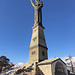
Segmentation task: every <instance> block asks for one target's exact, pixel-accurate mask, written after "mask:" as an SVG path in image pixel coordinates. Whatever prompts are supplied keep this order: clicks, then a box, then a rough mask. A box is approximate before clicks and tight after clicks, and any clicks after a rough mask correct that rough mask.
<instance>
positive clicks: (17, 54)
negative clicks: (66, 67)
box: [0, 0, 75, 64]
mask: <svg viewBox="0 0 75 75" xmlns="http://www.w3.org/2000/svg"><path fill="white" fill-rule="evenodd" d="M41 1H43V4H44V6H43V8H42V16H43V19H42V20H43V26H44V27H45V30H44V33H45V38H46V43H47V47H48V58H49V59H51V58H54V57H57V56H59V57H60V58H64V57H67V56H69V54H71V55H72V56H75V0H41ZM33 24H34V8H33V7H32V5H31V3H30V0H0V56H1V55H5V56H6V57H8V58H9V59H10V61H11V62H13V63H15V64H17V63H18V62H23V63H26V62H28V60H29V45H30V40H31V35H32V27H33Z"/></svg>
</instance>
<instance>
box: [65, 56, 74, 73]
mask: <svg viewBox="0 0 75 75" xmlns="http://www.w3.org/2000/svg"><path fill="white" fill-rule="evenodd" d="M71 59H72V56H70V55H69V57H68V58H67V59H65V61H67V60H70V63H68V64H71V69H72V72H73V70H74V69H73V63H72V60H71Z"/></svg>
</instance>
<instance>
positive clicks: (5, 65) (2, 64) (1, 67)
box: [0, 56, 14, 73]
mask: <svg viewBox="0 0 75 75" xmlns="http://www.w3.org/2000/svg"><path fill="white" fill-rule="evenodd" d="M12 66H14V64H12V63H10V60H9V59H8V58H7V57H6V56H1V57H0V73H1V72H2V71H5V70H6V69H7V70H9V69H11V67H12Z"/></svg>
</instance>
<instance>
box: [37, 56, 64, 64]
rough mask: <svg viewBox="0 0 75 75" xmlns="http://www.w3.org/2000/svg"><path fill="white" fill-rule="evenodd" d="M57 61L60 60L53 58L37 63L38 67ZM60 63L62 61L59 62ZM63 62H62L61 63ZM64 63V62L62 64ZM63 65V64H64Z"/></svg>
mask: <svg viewBox="0 0 75 75" xmlns="http://www.w3.org/2000/svg"><path fill="white" fill-rule="evenodd" d="M57 60H61V59H60V58H59V57H57V58H53V59H48V60H44V61H41V62H39V63H38V65H41V64H52V63H53V62H55V61H57ZM61 61H62V60H61ZM62 62H63V61H62ZM63 63H64V62H63ZM64 64H65V63H64Z"/></svg>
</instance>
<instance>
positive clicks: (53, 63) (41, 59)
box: [11, 0, 68, 75]
mask: <svg viewBox="0 0 75 75" xmlns="http://www.w3.org/2000/svg"><path fill="white" fill-rule="evenodd" d="M30 1H31V4H32V6H33V7H34V10H35V13H34V26H33V27H32V29H33V33H32V38H31V43H30V48H29V61H28V63H27V64H25V65H23V67H21V68H20V69H18V70H17V71H16V72H14V73H13V74H11V75H68V73H67V68H66V64H65V63H64V62H63V61H62V60H61V59H60V58H59V57H57V58H53V59H48V55H47V50H48V48H47V45H46V41H45V36H44V31H43V30H44V29H45V28H44V27H43V25H42V7H43V2H41V1H40V0H35V3H34V2H33V0H30Z"/></svg>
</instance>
